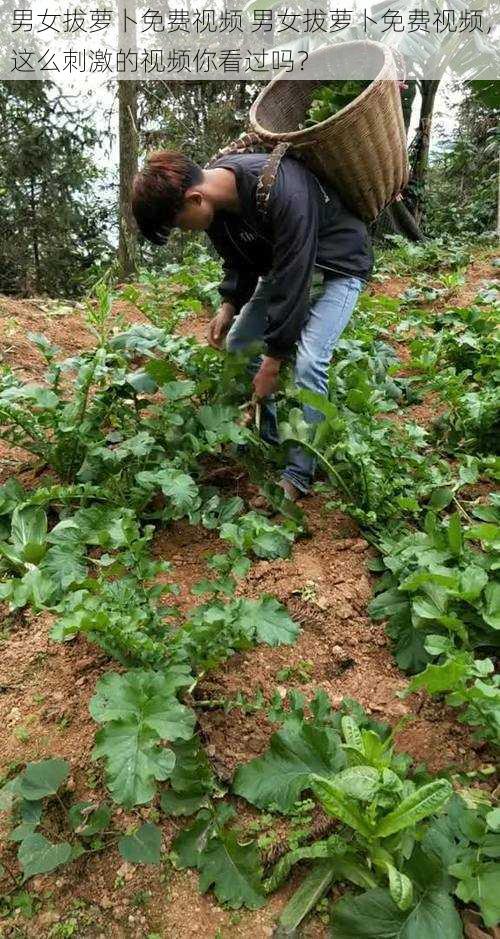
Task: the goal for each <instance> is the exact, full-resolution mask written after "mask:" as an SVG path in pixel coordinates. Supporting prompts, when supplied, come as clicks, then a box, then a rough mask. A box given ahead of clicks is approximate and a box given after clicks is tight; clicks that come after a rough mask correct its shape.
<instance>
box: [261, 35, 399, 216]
mask: <svg viewBox="0 0 500 939" xmlns="http://www.w3.org/2000/svg"><path fill="white" fill-rule="evenodd" d="M353 57H355V60H356V65H357V67H358V66H359V72H358V74H359V75H360V77H371V76H375V78H374V79H373V81H372V82H371V84H370V85H368V87H367V88H365V90H364V91H363V92H362V93H361V94H360V95H359V96H358V97H357V98H355V100H354V101H352V102H351V104H348V105H347V107H345V108H342V110H341V111H338V112H337V114H335V115H334V116H333V117H330V118H328V120H326V121H322V122H321V123H319V124H316V125H315V126H314V127H308V128H306V129H304V130H299V129H298V127H299V125H300V124H301V123H302V122H303V121H304V120H305V118H306V115H307V111H308V109H309V106H310V104H311V101H312V99H313V98H314V94H315V92H316V90H317V88H318V86H321V85H324V84H325V82H326V81H332V80H335V78H336V77H344V76H345V75H346V74H349V72H348V70H347V64H346V63H347V60H349V62H350V64H351V67H352V61H353ZM307 65H308V67H310V68H314V71H315V74H321V75H327V76H328V78H324V79H321V81H319V80H317V79H314V80H313V79H311V80H305V81H302V80H292V79H286V78H284V77H283V76H284V75H286V74H287V73H286V72H282V73H280V74H279V75H277V76H276V78H274V79H273V80H272V81H271V82H270V83H269V84H268V85H267V86H266V87H265V88H264V89H263V91H262V92H261V93H260V95H259V96H258V98H257V99H256V100H255V102H254V104H253V105H252V108H251V110H250V123H251V126H252V129H253V130H254V131H255V132H256V133H257V134H258V135H259V137H260V138H261V140H262V141H263V143H265V144H266V145H276V144H278V143H283V142H288V143H289V144H290V150H289V151H288V152H289V153H291V154H292V155H293V156H297V157H299V158H300V159H302V160H303V162H304V163H305V164H306V166H308V167H309V169H311V170H312V171H313V172H314V173H316V174H317V175H318V176H319V177H322V178H323V179H326V180H327V181H328V182H330V183H332V184H333V185H334V186H335V188H336V189H337V191H338V192H339V194H340V196H341V198H342V199H343V201H344V202H345V203H346V204H347V205H349V206H350V208H351V209H352V210H353V211H355V212H356V213H357V214H358V215H360V216H361V218H363V219H365V220H366V221H373V220H374V219H375V218H376V217H377V215H379V213H380V212H381V211H382V209H383V208H385V206H386V205H388V204H389V203H390V202H391V201H392V200H393V199H394V198H395V196H396V195H397V194H398V193H399V192H400V191H401V190H402V189H403V188H404V186H405V185H406V183H407V182H408V177H409V165H408V155H407V148H406V134H405V127H404V121H403V112H402V108H401V94H400V90H399V87H398V84H397V80H396V77H397V73H396V66H395V62H394V59H393V57H392V53H391V52H390V50H389V49H387V48H386V47H385V46H383V45H382V44H381V43H377V42H372V41H370V40H366V41H363V42H346V43H341V44H339V45H336V46H334V47H332V46H330V47H323V48H322V49H319V50H317V51H316V52H312V53H310V55H309V58H308V61H307Z"/></svg>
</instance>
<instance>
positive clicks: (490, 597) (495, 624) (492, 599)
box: [483, 582, 500, 629]
mask: <svg viewBox="0 0 500 939" xmlns="http://www.w3.org/2000/svg"><path fill="white" fill-rule="evenodd" d="M483 619H484V620H485V621H486V622H487V623H488V626H491V628H492V629H500V583H498V582H496V583H489V584H488V585H487V587H486V588H485V591H484V610H483Z"/></svg>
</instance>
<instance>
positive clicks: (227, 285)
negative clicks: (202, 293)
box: [218, 258, 258, 314]
mask: <svg viewBox="0 0 500 939" xmlns="http://www.w3.org/2000/svg"><path fill="white" fill-rule="evenodd" d="M223 271H224V277H223V280H222V282H221V283H220V284H219V288H218V290H219V293H220V295H221V297H222V300H223V301H224V302H225V303H229V304H231V306H232V307H233V308H234V311H235V314H236V313H239V312H240V310H241V308H242V306H244V305H245V303H247V302H248V301H249V300H250V297H251V296H252V294H253V293H254V291H255V288H256V286H257V280H258V274H257V272H256V271H252V270H244V269H243V268H242V267H240V266H239V265H238V264H237V263H236V261H234V260H233V259H229V258H228V259H226V258H225V259H224V261H223Z"/></svg>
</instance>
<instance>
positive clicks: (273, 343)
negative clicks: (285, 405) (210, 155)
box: [207, 153, 373, 358]
mask: <svg viewBox="0 0 500 939" xmlns="http://www.w3.org/2000/svg"><path fill="white" fill-rule="evenodd" d="M267 157H268V154H266V153H241V154H233V155H230V156H223V157H220V158H219V159H218V160H216V161H215V162H214V163H213V164H211V166H210V169H214V168H216V167H223V168H225V169H230V170H232V171H233V172H234V174H235V176H236V185H237V189H238V195H239V199H240V204H241V213H240V214H236V213H233V212H226V211H219V212H217V213H216V214H215V216H214V219H213V221H212V224H211V225H210V227H209V228H208V230H207V234H208V236H209V238H210V240H211V242H212V244H213V245H214V247H215V248H216V250H217V251H218V253H219V254H220V255H221V256H222V259H223V265H224V274H225V276H224V280H223V282H222V283H221V285H220V287H219V292H220V295H221V297H222V298H223V299H224V300H227V301H229V302H230V303H232V304H234V306H235V307H236V310H237V311H239V310H240V309H241V307H242V306H243V304H245V303H246V302H247V301H248V300H249V299H250V297H251V296H252V294H253V292H254V290H255V288H256V286H257V280H258V278H259V276H260V275H266V274H270V275H271V276H272V279H273V293H272V296H271V299H270V303H269V311H268V328H267V331H266V334H265V336H264V339H265V342H266V345H267V350H268V352H269V354H270V355H273V356H276V358H287V357H288V356H289V355H290V353H291V352H292V350H293V347H294V345H295V343H296V341H297V339H298V337H299V335H300V333H301V330H302V327H303V325H304V323H305V321H306V319H307V315H308V310H309V291H310V287H311V280H312V275H313V272H314V269H315V267H316V268H320V269H322V270H323V271H324V274H325V276H326V277H335V276H345V275H352V276H355V277H359V278H361V279H362V280H367V279H368V278H369V276H370V274H371V271H372V267H373V252H372V248H371V244H370V239H369V236H368V232H367V229H366V225H365V224H364V222H362V221H361V219H359V218H358V217H357V216H356V215H354V214H353V213H352V212H351V211H349V210H348V209H347V208H346V207H345V206H344V205H343V204H342V202H341V200H340V198H339V196H338V194H337V192H336V191H335V189H333V187H332V186H329V185H328V184H326V183H323V182H320V181H319V180H318V179H317V178H316V176H315V175H314V174H313V173H311V171H310V170H308V169H307V168H306V167H305V166H304V165H303V164H302V163H300V162H299V161H298V160H294V159H293V158H292V157H284V158H283V160H282V161H281V165H280V168H279V171H278V175H277V177H276V180H275V183H274V185H273V187H272V190H271V196H270V199H269V203H268V210H267V217H266V222H265V224H264V223H263V222H262V221H261V218H260V217H259V215H258V212H257V207H256V201H255V190H256V186H257V181H258V178H259V175H260V173H261V171H262V169H263V166H264V164H265V161H266V159H267Z"/></svg>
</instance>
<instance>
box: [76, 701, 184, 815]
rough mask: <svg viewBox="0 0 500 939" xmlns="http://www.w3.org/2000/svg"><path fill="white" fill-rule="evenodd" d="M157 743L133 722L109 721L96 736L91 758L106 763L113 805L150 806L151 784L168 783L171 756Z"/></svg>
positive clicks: (152, 794) (153, 733)
mask: <svg viewBox="0 0 500 939" xmlns="http://www.w3.org/2000/svg"><path fill="white" fill-rule="evenodd" d="M158 740H159V738H158V734H157V733H156V732H155V731H153V730H150V729H149V728H146V727H141V724H140V723H138V722H137V720H135V719H134V718H130V719H129V720H125V721H111V722H110V723H109V724H107V726H106V727H103V728H102V730H100V731H99V732H98V733H97V734H96V737H95V741H96V742H95V747H94V749H93V751H92V757H93V759H99V758H101V757H102V758H103V759H105V760H106V782H107V785H108V788H109V791H110V793H111V795H112V797H113V800H114V801H115V802H118V803H119V804H120V805H124V806H126V807H127V808H132V807H133V806H134V805H143V804H144V803H146V802H150V801H151V799H152V798H153V797H154V795H155V792H156V785H155V781H156V780H165V779H168V777H169V776H170V774H171V772H172V770H173V768H174V764H175V756H174V754H173V753H172V751H171V750H168V749H165V748H163V747H161V746H159V744H158Z"/></svg>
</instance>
